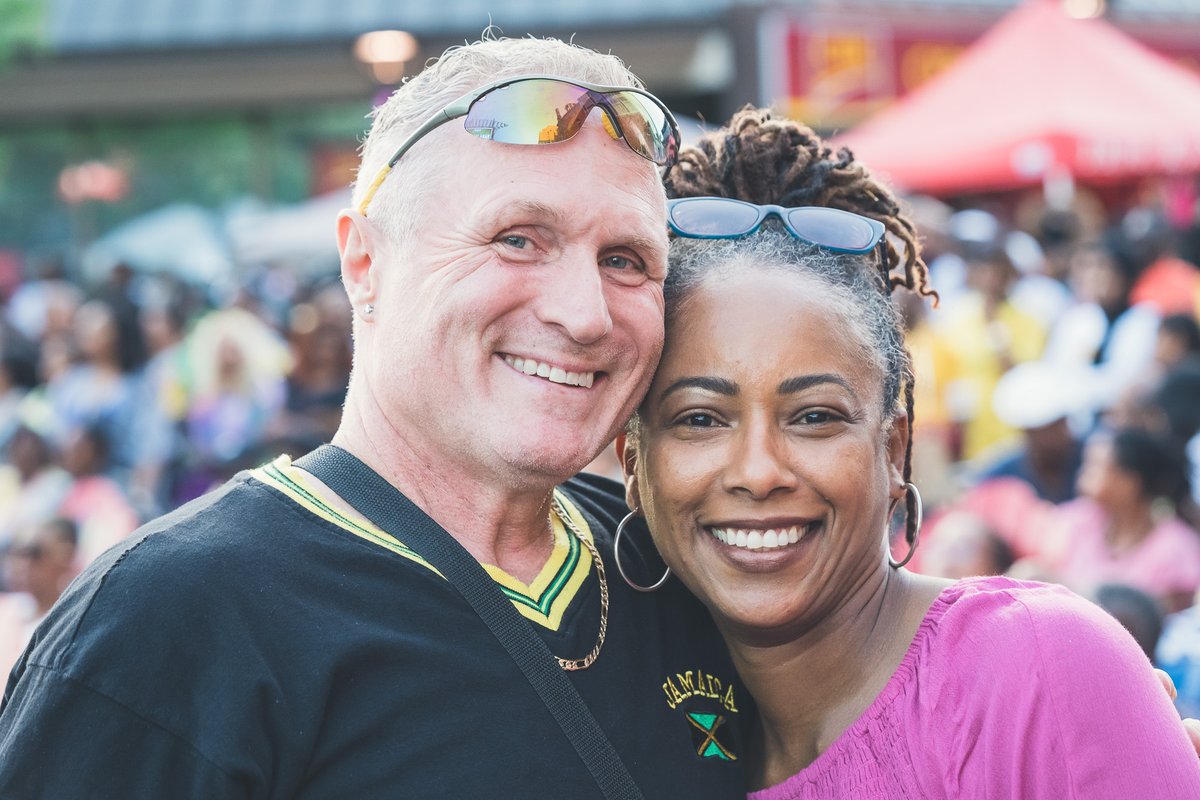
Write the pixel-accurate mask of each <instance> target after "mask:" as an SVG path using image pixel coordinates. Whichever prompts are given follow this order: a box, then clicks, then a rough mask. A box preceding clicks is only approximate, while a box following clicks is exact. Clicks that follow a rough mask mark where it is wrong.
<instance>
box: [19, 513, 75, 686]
mask: <svg viewBox="0 0 1200 800" xmlns="http://www.w3.org/2000/svg"><path fill="white" fill-rule="evenodd" d="M77 537H78V535H77V531H76V527H75V523H74V522H72V521H71V520H69V519H64V518H62V517H52V518H50V519H47V520H46V521H44V522H40V523H37V524H36V525H34V526H33V527H32V528H31V530H30V531H29V533H28V535H27V536H25V537H22V539H23V540H22V543H21V544H20V545H17V546H15V547H13V548H12V549H11V550H9V551H8V553H7V554H5V559H4V566H5V573H6V578H7V589H8V591H7V592H5V593H4V594H0V669H3V670H4V674H8V671H9V670H11V669H12V667H13V664H15V663H16V662H17V658H18V657H20V655H21V651H22V650H24V649H25V646H26V645H27V644H28V643H29V640H30V638H32V636H33V631H34V629H35V628H37V625H38V623H40V622H41V621H42V619H44V618H45V616H46V614H47V613H49V611H50V608H51V607H52V606H53V605H54V603H55V602H56V601H57V600H58V598H59V596H60V595H62V592H63V590H64V589H66V588H67V584H68V583H70V582H71V579H72V578H74V577H75V575H76V574H78V572H79V563H78V560H77V558H76V545H77V541H78V538H77Z"/></svg>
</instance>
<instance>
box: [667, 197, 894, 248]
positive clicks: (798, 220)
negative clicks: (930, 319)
mask: <svg viewBox="0 0 1200 800" xmlns="http://www.w3.org/2000/svg"><path fill="white" fill-rule="evenodd" d="M771 216H774V217H777V218H778V219H779V220H780V221H781V222H782V223H783V226H784V227H785V228H786V229H787V231H788V233H790V234H791V235H792V236H794V237H796V238H797V239H800V240H802V241H805V242H808V243H809V244H815V245H817V246H818V247H823V248H825V249H826V250H833V251H835V252H838V253H869V252H871V250H873V249H874V248H875V245H877V244H879V241H880V240H881V239H882V238H883V234H884V232H885V230H886V229H885V228H884V226H883V223H882V222H879V221H878V220H874V219H868V218H867V217H864V216H860V215H859V214H854V213H852V212H849V211H842V210H840V209H837V208H824V207H821V206H798V207H795V208H785V207H783V206H777V205H764V206H760V205H755V204H754V203H747V202H745V201H743V200H734V199H731V198H728V197H684V198H680V199H678V200H668V201H667V224H668V225H670V227H671V230H672V231H674V232H675V233H676V234H678V235H679V236H684V237H687V238H689V239H740V238H742V237H745V236H749V235H750V234H752V233H754V232H755V231H757V230H758V228H759V226H761V225H762V223H763V220H765V219H766V218H767V217H771Z"/></svg>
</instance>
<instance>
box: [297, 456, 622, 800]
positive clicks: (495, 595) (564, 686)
mask: <svg viewBox="0 0 1200 800" xmlns="http://www.w3.org/2000/svg"><path fill="white" fill-rule="evenodd" d="M294 464H295V466H297V467H299V468H300V469H303V470H304V471H306V472H308V473H310V474H312V475H314V476H316V477H317V478H318V479H320V480H321V482H322V483H324V484H325V485H326V486H328V487H329V488H330V489H332V490H333V491H334V492H336V493H337V494H338V495H339V496H340V497H341V498H342V499H343V500H345V501H346V502H348V503H349V504H350V505H351V506H353V507H354V508H355V509H356V510H357V511H358V512H359V513H360V514H362V515H363V516H365V517H366V518H367V519H369V520H371V521H372V522H374V523H375V524H376V525H378V526H379V527H380V528H382V529H383V530H385V531H390V532H393V533H394V534H396V535H400V536H403V541H404V544H405V546H407V547H409V548H411V549H412V550H414V551H416V552H417V553H418V554H420V556H421V557H422V558H424V559H425V560H426V561H428V562H429V563H430V564H432V565H433V566H434V567H436V568H437V570H438V571H439V572H441V573H442V574H443V575H445V576H446V579H447V581H449V583H450V585H451V586H453V587H454V588H455V589H457V590H458V592H459V594H461V595H462V596H463V598H464V599H466V601H467V602H468V603H470V604H471V607H472V608H473V609H475V612H476V613H477V614H478V615H479V616H480V618H481V619H482V620H483V621H484V623H485V624H486V625H487V626H488V628H489V629H490V630H491V631H492V633H493V634H494V635H495V636H496V638H497V639H498V640H500V644H501V645H503V646H504V649H505V650H507V651H508V654H509V655H510V656H512V659H513V661H515V662H516V663H517V666H518V667H520V668H521V672H523V673H524V674H525V677H526V678H527V679H528V680H529V683H530V684H532V686H533V688H534V689H535V690H536V691H537V693H538V696H539V697H540V698H541V699H542V702H543V703H545V705H546V708H547V709H549V711H550V714H551V716H553V717H554V719H555V721H556V722H558V724H559V727H561V728H562V730H563V733H564V734H566V736H567V739H569V740H570V742H571V745H572V746H573V747H574V748H575V752H577V753H578V754H579V757H580V758H581V759H583V763H584V765H585V766H586V767H587V769H588V772H590V773H591V775H592V778H594V779H595V781H596V784H597V785H598V786H599V787H600V791H601V792H602V793H603V794H604V797H605V798H607V799H608V800H642V792H641V790H640V789H639V788H638V786H637V784H636V783H634V781H633V778H632V776H630V774H629V770H627V769H626V768H625V764H624V762H622V761H621V757H620V756H619V755H617V751H616V750H615V749H614V748H613V746H612V743H611V742H610V741H609V740H608V737H607V736H606V735H605V734H604V731H603V730H602V729H601V728H600V724H599V723H598V722H596V718H595V717H594V716H592V712H591V711H590V710H589V709H588V707H587V705H586V704H585V703H584V701H583V698H582V697H580V696H579V692H578V691H577V690H576V689H575V686H574V684H572V683H571V681H570V680H569V679H568V678H567V675H566V673H565V672H563V670H562V669H561V668H560V667H559V666H558V661H557V659H556V658H555V656H554V654H553V653H552V652H551V651H550V648H549V647H547V646H546V643H545V642H544V641H542V638H541V637H540V636H538V635H537V634H536V633H534V631H533V628H531V627H530V624H529V622H527V621H526V620H525V618H524V617H522V616H521V615H520V614H519V613H518V612H517V610H516V609H515V608H514V607H513V604H512V602H511V601H510V600H509V599H508V598H507V597H505V596H504V593H503V592H501V591H500V588H499V587H498V586H496V582H495V581H494V580H492V577H491V576H490V575H488V573H487V572H486V571H485V570H484V569H483V567H482V566H481V565H480V564H479V562H478V561H476V560H475V557H474V556H472V555H471V554H470V553H468V552H467V550H466V548H464V547H463V546H462V545H461V544H459V542H458V540H457V539H455V538H454V537H453V536H451V535H450V534H449V533H447V532H446V531H445V530H444V529H443V528H442V527H441V526H440V525H438V524H437V523H436V522H434V521H433V520H432V519H431V518H430V517H429V516H428V515H427V514H425V512H423V511H421V509H420V508H418V507H417V506H416V504H415V503H413V502H412V501H411V500H409V499H408V498H407V497H405V496H404V495H403V494H401V493H400V492H399V491H398V490H397V489H396V487H394V486H392V485H391V484H390V483H388V482H387V481H386V480H385V479H384V478H383V477H381V476H380V475H379V474H378V473H376V472H375V471H374V470H373V469H371V468H370V467H368V466H367V465H366V464H364V463H363V462H362V461H360V460H359V459H358V458H356V457H355V456H353V455H351V454H350V453H348V452H347V451H345V450H343V449H342V448H340V447H336V446H334V445H329V444H326V445H321V446H320V447H318V448H317V449H316V450H314V451H312V452H311V453H309V454H308V455H306V456H304V457H303V458H300V459H299V460H297V461H295V462H294Z"/></svg>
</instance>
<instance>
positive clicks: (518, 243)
mask: <svg viewBox="0 0 1200 800" xmlns="http://www.w3.org/2000/svg"><path fill="white" fill-rule="evenodd" d="M502 241H503V242H504V243H505V244H506V245H508V246H509V247H516V248H517V249H519V250H524V249H525V245H527V244H529V239H527V238H526V237H524V236H516V235H509V236H505V237H504V239H503V240H502Z"/></svg>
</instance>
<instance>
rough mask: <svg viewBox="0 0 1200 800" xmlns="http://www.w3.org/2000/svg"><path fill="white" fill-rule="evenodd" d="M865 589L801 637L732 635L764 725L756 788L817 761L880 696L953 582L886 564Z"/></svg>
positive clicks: (755, 759) (758, 734)
mask: <svg viewBox="0 0 1200 800" xmlns="http://www.w3.org/2000/svg"><path fill="white" fill-rule="evenodd" d="M882 569H883V570H884V572H881V573H880V574H879V575H878V576H876V577H875V579H874V580H873V581H872V582H871V583H869V584H866V585H864V587H863V590H862V591H861V592H858V593H856V595H855V596H854V597H852V598H850V599H849V600H848V601H847V602H845V603H843V604H842V606H841V607H840V608H838V609H837V610H836V611H835V612H834V613H833V614H830V615H828V616H827V617H826V618H825V619H823V620H821V621H820V622H818V623H817V624H816V625H815V626H814V627H812V628H811V629H808V630H806V631H805V632H804V633H802V634H801V635H799V636H797V637H796V638H794V639H792V640H790V641H787V642H785V643H782V644H776V645H771V646H765V647H764V646H763V645H762V644H760V643H750V642H747V641H746V640H745V638H738V637H737V636H736V634H733V633H732V632H728V631H727V632H725V633H726V641H727V642H728V644H729V648H730V651H731V652H732V654H733V659H734V664H735V666H736V667H737V671H738V674H739V675H740V677H741V678H742V681H743V682H744V683H745V684H746V688H747V689H748V690H749V692H750V694H751V695H752V696H753V697H754V701H755V704H756V705H757V708H758V725H757V729H756V730H755V731H754V734H753V739H752V743H751V746H750V747H749V748H747V749H748V751H749V754H750V760H749V763H748V771H749V778H750V783H751V786H752V788H761V787H764V786H771V785H774V784H776V783H780V782H781V781H783V780H785V779H786V778H788V777H789V776H791V775H794V774H796V773H797V772H799V771H800V770H801V769H803V768H805V767H807V766H808V765H809V764H811V763H812V762H813V761H814V760H815V759H816V758H817V756H819V755H820V754H821V753H822V752H824V751H825V750H826V749H827V748H828V747H829V746H830V744H832V743H833V742H834V740H836V739H837V738H838V737H839V736H841V735H842V734H843V733H844V732H845V731H846V729H847V728H849V727H850V725H852V724H853V723H854V721H855V720H856V719H858V718H859V716H861V715H862V713H863V712H864V711H865V710H866V709H867V707H868V706H870V705H871V703H872V702H873V701H874V700H875V698H876V697H877V696H878V695H879V693H880V692H881V691H883V689H884V687H885V686H886V685H887V682H888V680H889V679H890V678H891V676H892V674H893V673H894V672H895V670H896V668H897V667H898V666H899V665H900V662H901V661H902V660H903V658H904V655H905V653H906V652H907V651H908V647H909V645H910V643H911V642H912V638H913V636H914V635H915V634H916V631H917V628H918V627H919V626H920V623H921V620H922V619H923V618H924V616H925V613H926V612H927V611H928V610H929V606H930V605H931V604H932V603H933V601H934V600H935V599H936V597H937V595H938V593H939V592H941V590H942V589H943V588H945V587H946V586H947V585H949V583H950V582H949V581H944V580H939V579H930V578H925V577H922V576H917V575H913V574H911V573H907V572H903V571H897V570H892V569H890V568H888V567H886V566H884V567H882Z"/></svg>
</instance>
